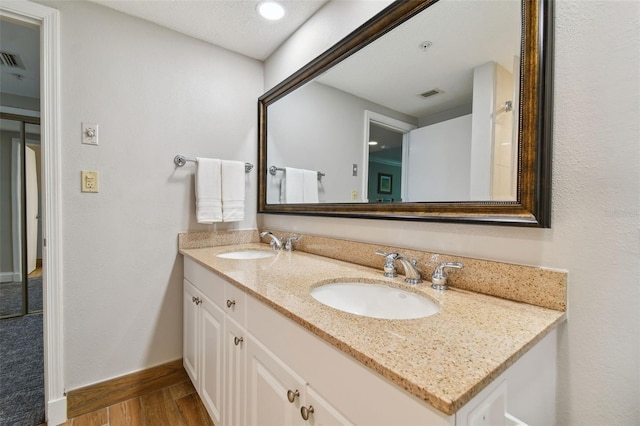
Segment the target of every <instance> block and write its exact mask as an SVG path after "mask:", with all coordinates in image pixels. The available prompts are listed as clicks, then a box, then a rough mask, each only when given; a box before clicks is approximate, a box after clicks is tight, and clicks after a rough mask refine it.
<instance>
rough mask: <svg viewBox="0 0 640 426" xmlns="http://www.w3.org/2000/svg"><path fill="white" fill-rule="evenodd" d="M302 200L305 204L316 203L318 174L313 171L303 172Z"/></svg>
mask: <svg viewBox="0 0 640 426" xmlns="http://www.w3.org/2000/svg"><path fill="white" fill-rule="evenodd" d="M302 175H303V185H302V186H303V188H302V193H303V199H304V202H305V203H317V202H318V172H316V171H313V170H303V171H302Z"/></svg>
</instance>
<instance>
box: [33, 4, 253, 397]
mask: <svg viewBox="0 0 640 426" xmlns="http://www.w3.org/2000/svg"><path fill="white" fill-rule="evenodd" d="M42 3H44V4H46V5H48V6H50V7H54V8H56V9H59V10H60V13H61V16H60V17H61V34H60V41H61V43H60V44H61V67H62V70H61V76H62V82H61V84H62V87H61V89H62V90H61V93H62V95H61V96H62V113H61V117H62V143H63V146H62V166H63V170H62V178H63V188H64V189H63V191H64V193H63V194H62V200H63V212H62V215H63V230H62V231H63V247H64V283H63V293H64V307H63V314H64V352H65V354H64V356H65V368H66V372H65V374H66V377H65V386H66V388H67V389H74V388H77V387H80V386H84V385H87V384H90V383H93V382H96V381H102V380H106V379H109V378H112V377H114V376H119V375H122V374H126V373H129V372H131V371H135V370H140V369H144V368H148V367H150V366H153V365H156V364H160V363H163V362H166V361H170V360H174V359H178V358H180V357H181V356H182V263H181V262H182V257H181V256H179V255H178V254H177V234H178V232H181V231H185V230H207V229H209V227H208V226H206V225H198V224H197V223H196V222H195V213H194V189H193V178H192V175H193V172H194V171H195V167H194V164H193V163H188V164H187V165H186V166H185V167H183V168H176V167H175V166H174V164H173V157H174V156H175V155H176V154H184V155H190V156H208V157H218V158H226V159H233V160H241V161H249V162H252V163H254V164H256V161H257V158H256V156H257V149H256V138H257V136H256V135H257V133H256V102H257V98H258V97H259V96H260V94H261V93H262V92H263V71H262V64H261V63H260V62H258V61H255V60H252V59H248V58H246V57H244V56H240V55H237V54H234V53H231V52H229V51H227V50H224V49H221V48H218V47H215V46H212V45H210V44H207V43H204V42H201V41H197V40H195V39H192V38H190V37H186V36H183V35H181V34H178V33H175V32H173V31H170V30H167V29H165V28H161V27H159V26H156V25H154V24H150V23H148V22H145V21H142V20H140V19H136V18H132V17H129V16H127V15H124V14H121V13H119V12H115V11H113V10H111V9H108V8H105V7H102V6H99V5H96V4H93V3H90V2H85V1H81V2H76V1H59V2H58V1H54V2H48V1H47V2H44V1H43V2H42ZM83 121H88V122H97V123H99V125H100V128H99V139H100V146H97V147H94V146H89V145H81V144H80V124H81V122H83ZM81 170H97V171H99V172H100V192H99V193H98V194H83V193H81V192H80V171H81ZM248 179H249V180H248V184H247V185H248V186H247V207H246V213H247V214H246V219H245V220H244V221H243V222H240V223H236V224H229V225H218V226H217V229H238V228H243V229H247V228H255V225H256V224H255V220H256V218H255V213H254V212H255V209H256V207H255V206H256V197H255V193H256V173H255V169H254V172H253V173H251V174H250V175H249V177H248ZM252 194H254V195H252ZM213 228H214V227H213V226H212V227H211V229H213Z"/></svg>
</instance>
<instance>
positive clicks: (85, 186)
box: [80, 170, 98, 192]
mask: <svg viewBox="0 0 640 426" xmlns="http://www.w3.org/2000/svg"><path fill="white" fill-rule="evenodd" d="M80 181H81V183H82V192H98V172H96V171H89V170H82V172H81V175H80Z"/></svg>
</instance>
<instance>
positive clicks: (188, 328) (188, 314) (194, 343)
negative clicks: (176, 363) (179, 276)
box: [182, 280, 200, 392]
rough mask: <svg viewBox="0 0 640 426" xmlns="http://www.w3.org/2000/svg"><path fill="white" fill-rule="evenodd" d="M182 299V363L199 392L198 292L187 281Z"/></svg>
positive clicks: (185, 281)
mask: <svg viewBox="0 0 640 426" xmlns="http://www.w3.org/2000/svg"><path fill="white" fill-rule="evenodd" d="M183 288H184V290H183V292H184V297H183V340H182V359H183V361H182V363H183V365H184V369H185V370H186V371H187V374H188V375H189V377H190V378H191V382H192V383H193V386H194V387H195V388H196V390H197V391H198V392H200V379H199V376H198V374H199V372H200V368H199V367H198V362H199V355H198V353H199V348H198V337H199V328H200V321H199V320H198V311H199V309H198V305H196V303H195V301H196V297H199V295H200V292H199V291H198V290H197V289H196V288H195V287H194V286H193V285H191V283H190V282H189V281H187V280H184V287H183Z"/></svg>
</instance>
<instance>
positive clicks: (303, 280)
mask: <svg viewBox="0 0 640 426" xmlns="http://www.w3.org/2000/svg"><path fill="white" fill-rule="evenodd" d="M248 249H262V250H269V246H268V245H266V244H258V243H252V244H238V245H228V246H217V247H207V248H196V249H181V250H180V253H181V254H183V255H185V256H188V257H189V258H191V259H193V260H195V261H196V262H198V263H200V264H201V265H203V266H205V267H206V268H208V269H210V270H211V271H213V272H215V273H217V274H218V275H220V276H221V277H223V278H225V279H226V280H228V281H230V282H231V283H233V284H234V285H236V286H238V287H240V288H242V289H244V290H245V291H246V292H247V293H248V294H251V295H252V296H254V297H255V298H257V299H258V300H260V301H262V302H264V303H266V304H267V305H269V306H270V307H272V308H273V309H275V310H276V311H278V312H280V313H282V314H283V315H285V316H286V317H288V318H290V319H291V320H293V321H295V322H296V323H298V324H300V325H301V326H303V327H305V328H306V329H308V330H309V331H311V332H312V333H314V334H316V335H317V336H319V337H320V338H322V339H324V340H325V341H326V342H328V343H329V344H331V345H333V346H335V347H336V348H338V349H339V350H341V351H342V352H344V353H346V354H348V355H350V356H352V357H353V358H355V359H356V360H358V361H360V362H361V363H363V364H364V365H366V366H368V367H369V368H370V369H372V370H374V371H376V372H377V373H379V374H381V375H382V376H384V377H386V378H387V379H389V380H390V381H392V382H393V383H395V384H397V385H398V386H400V387H402V388H404V389H405V390H407V391H408V392H409V393H411V394H413V395H415V396H416V397H418V398H420V399H422V400H423V401H426V402H427V403H429V404H430V405H431V406H433V407H434V408H436V409H438V410H439V411H441V412H443V413H445V414H447V415H451V414H454V413H455V412H456V411H457V410H458V409H460V408H461V407H462V406H463V405H464V404H466V403H467V402H469V401H470V400H471V398H473V396H475V395H476V394H477V393H478V392H480V391H481V390H482V389H483V388H484V387H485V386H486V385H488V384H489V383H490V382H491V381H493V380H494V379H495V378H497V377H498V375H500V373H502V372H503V371H505V370H506V369H507V368H508V367H509V366H510V365H512V364H513V363H514V362H515V361H516V360H517V359H518V358H519V357H520V356H521V355H523V354H524V353H525V352H526V351H527V350H529V349H530V348H531V347H533V345H535V343H537V342H538V341H539V340H540V339H542V338H543V337H544V336H545V335H547V334H548V333H549V332H550V331H552V330H553V329H554V328H555V327H556V326H557V325H558V324H559V323H560V322H562V321H563V320H564V319H565V313H564V312H562V311H556V310H552V309H547V308H542V307H538V306H534V305H529V304H525V303H519V302H513V301H509V300H505V299H500V298H496V297H492V296H486V295H483V294H479V293H473V292H470V291H465V290H458V289H453V288H450V289H449V290H446V291H437V290H433V289H432V288H431V285H430V283H429V282H428V281H426V280H425V282H423V283H422V284H418V285H416V286H412V285H408V284H405V283H404V277H403V276H398V277H397V278H385V277H384V276H383V274H382V271H380V270H377V269H373V268H369V267H365V266H359V265H354V264H351V263H346V262H342V261H339V260H334V259H329V258H325V257H321V256H317V255H313V254H309V253H304V252H301V251H294V252H292V253H291V252H284V251H283V252H277V254H276V256H275V257H269V258H263V259H250V260H233V259H223V258H219V257H216V255H217V254H219V253H224V252H228V251H235V250H248ZM345 278H346V279H349V280H350V281H362V282H379V283H385V284H387V285H390V286H393V287H398V288H402V289H404V290H408V291H413V292H416V293H419V294H421V295H423V296H425V297H427V298H429V299H431V300H433V301H436V302H437V303H438V304H439V305H440V312H438V313H437V314H435V315H432V316H429V317H426V318H420V319H411V320H384V319H375V318H368V317H362V316H357V315H353V314H349V313H346V312H342V311H339V310H336V309H333V308H331V307H328V306H326V305H323V304H322V303H320V302H318V301H316V300H315V299H314V298H313V297H311V295H310V293H309V291H310V289H311V288H312V287H314V286H316V285H319V284H324V283H329V282H332V281H334V282H335V281H340V280H343V279H345Z"/></svg>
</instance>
